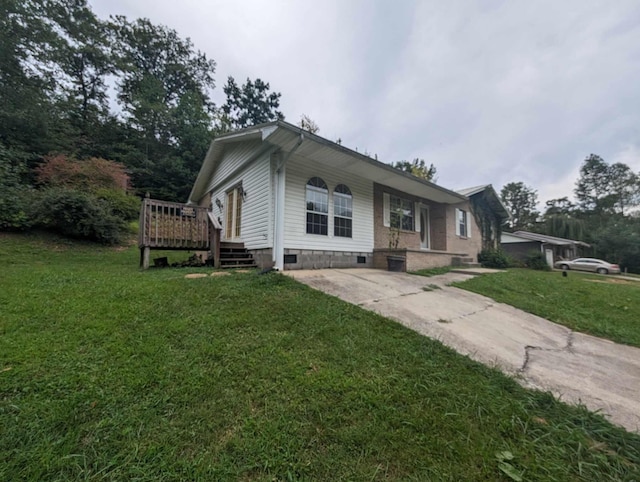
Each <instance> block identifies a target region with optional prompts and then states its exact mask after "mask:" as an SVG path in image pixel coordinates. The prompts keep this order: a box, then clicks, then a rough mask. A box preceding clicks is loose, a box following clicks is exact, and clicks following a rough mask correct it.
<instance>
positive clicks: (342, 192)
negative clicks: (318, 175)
mask: <svg viewBox="0 0 640 482" xmlns="http://www.w3.org/2000/svg"><path fill="white" fill-rule="evenodd" d="M352 228H353V196H352V195H351V191H350V190H349V188H348V187H347V186H345V185H344V184H338V185H337V186H336V188H335V189H334V191H333V235H334V236H339V237H343V238H351V237H353V229H352Z"/></svg>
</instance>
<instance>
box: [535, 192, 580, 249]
mask: <svg viewBox="0 0 640 482" xmlns="http://www.w3.org/2000/svg"><path fill="white" fill-rule="evenodd" d="M545 204H546V205H547V209H546V211H545V213H544V216H543V220H544V224H543V225H542V231H543V232H544V234H548V235H549V236H556V237H558V238H566V239H577V240H580V241H582V240H584V238H585V223H584V220H583V219H581V218H580V217H579V216H580V213H579V212H578V210H577V206H576V205H575V204H574V203H572V202H571V201H570V200H569V198H568V197H566V196H565V197H561V198H558V199H551V200H549V201H547V202H546V203H545Z"/></svg>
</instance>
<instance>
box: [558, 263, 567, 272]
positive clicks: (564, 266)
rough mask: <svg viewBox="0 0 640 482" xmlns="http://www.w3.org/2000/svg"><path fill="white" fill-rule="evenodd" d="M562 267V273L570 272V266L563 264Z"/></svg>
mask: <svg viewBox="0 0 640 482" xmlns="http://www.w3.org/2000/svg"><path fill="white" fill-rule="evenodd" d="M560 267H561V268H562V271H569V265H568V264H563V265H562V266H560Z"/></svg>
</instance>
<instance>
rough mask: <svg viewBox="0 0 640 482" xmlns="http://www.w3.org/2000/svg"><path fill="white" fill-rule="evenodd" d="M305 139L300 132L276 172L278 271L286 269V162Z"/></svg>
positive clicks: (275, 250) (275, 254)
mask: <svg viewBox="0 0 640 482" xmlns="http://www.w3.org/2000/svg"><path fill="white" fill-rule="evenodd" d="M302 141H304V134H302V133H300V137H299V138H298V141H297V142H296V144H295V145H294V146H293V148H292V149H291V150H290V151H289V152H288V153H287V155H286V156H285V157H284V158H283V159H281V160H279V162H278V163H277V164H276V172H275V186H274V187H275V189H274V191H275V195H276V199H275V215H274V223H273V224H274V226H273V231H274V232H273V266H274V268H275V269H277V270H278V271H282V270H283V269H284V197H285V184H286V173H285V164H286V163H287V161H288V160H289V158H290V157H291V156H292V155H293V153H294V152H295V151H296V150H297V149H298V147H300V144H302Z"/></svg>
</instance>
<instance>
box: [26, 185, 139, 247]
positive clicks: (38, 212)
mask: <svg viewBox="0 0 640 482" xmlns="http://www.w3.org/2000/svg"><path fill="white" fill-rule="evenodd" d="M33 209H34V212H33V216H34V219H35V222H36V224H37V225H39V226H42V227H44V228H47V229H50V230H53V231H56V232H58V233H60V234H62V235H64V236H69V237H72V238H82V239H89V240H92V241H98V242H101V243H105V244H118V243H120V242H122V241H123V240H124V239H125V238H126V237H127V235H128V223H127V222H126V221H125V220H124V219H122V218H120V217H118V216H116V215H114V213H113V212H112V211H111V209H110V206H109V203H108V202H106V201H105V200H103V199H99V198H98V197H96V196H94V195H91V194H88V193H85V192H81V191H75V190H72V189H48V190H46V191H43V192H42V196H41V197H40V199H39V200H38V201H37V202H35V203H34V205H33Z"/></svg>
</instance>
